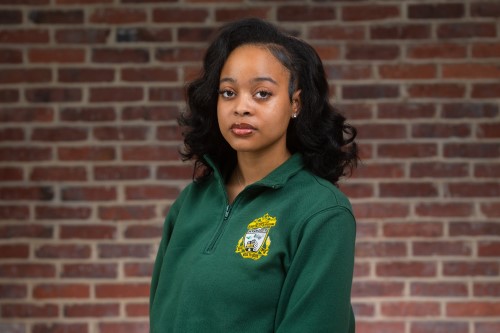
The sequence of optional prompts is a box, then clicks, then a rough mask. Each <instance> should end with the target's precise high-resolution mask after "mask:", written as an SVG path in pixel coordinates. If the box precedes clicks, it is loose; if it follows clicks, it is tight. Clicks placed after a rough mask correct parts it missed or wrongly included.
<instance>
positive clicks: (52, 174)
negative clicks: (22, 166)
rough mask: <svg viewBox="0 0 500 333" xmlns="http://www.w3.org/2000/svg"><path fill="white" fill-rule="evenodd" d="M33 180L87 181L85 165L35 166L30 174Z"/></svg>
mask: <svg viewBox="0 0 500 333" xmlns="http://www.w3.org/2000/svg"><path fill="white" fill-rule="evenodd" d="M30 180H32V181H85V180H87V171H86V169H85V168H84V167H57V166H51V167H34V168H33V169H32V171H31V174H30Z"/></svg>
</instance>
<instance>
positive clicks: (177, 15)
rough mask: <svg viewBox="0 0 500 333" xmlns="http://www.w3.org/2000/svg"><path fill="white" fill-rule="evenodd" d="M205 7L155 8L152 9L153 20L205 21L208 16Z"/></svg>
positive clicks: (165, 21) (159, 21) (177, 21)
mask: <svg viewBox="0 0 500 333" xmlns="http://www.w3.org/2000/svg"><path fill="white" fill-rule="evenodd" d="M208 15H209V13H208V11H207V10H206V9H191V8H166V9H163V8H155V9H154V10H153V22H155V23H179V22H200V23H203V22H206V20H207V18H208Z"/></svg>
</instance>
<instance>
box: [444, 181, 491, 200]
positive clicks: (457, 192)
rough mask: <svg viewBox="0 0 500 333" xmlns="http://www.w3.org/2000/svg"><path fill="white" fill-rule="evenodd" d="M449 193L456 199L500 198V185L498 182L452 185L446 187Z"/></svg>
mask: <svg viewBox="0 0 500 333" xmlns="http://www.w3.org/2000/svg"><path fill="white" fill-rule="evenodd" d="M446 189H447V193H449V196H451V197H454V198H471V197H473V198H476V197H479V198H480V197H494V198H498V197H499V196H500V184H499V183H498V182H488V183H483V182H473V183H472V182H470V183H450V184H447V185H446Z"/></svg>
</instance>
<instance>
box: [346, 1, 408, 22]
mask: <svg viewBox="0 0 500 333" xmlns="http://www.w3.org/2000/svg"><path fill="white" fill-rule="evenodd" d="M397 17H400V10H399V7H398V6H388V5H362V6H344V7H343V8H342V20H343V21H373V20H385V19H390V18H397Z"/></svg>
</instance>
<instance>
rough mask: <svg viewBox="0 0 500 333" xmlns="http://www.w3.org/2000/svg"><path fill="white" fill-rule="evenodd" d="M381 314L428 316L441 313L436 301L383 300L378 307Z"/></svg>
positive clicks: (390, 315) (388, 315) (391, 315)
mask: <svg viewBox="0 0 500 333" xmlns="http://www.w3.org/2000/svg"><path fill="white" fill-rule="evenodd" d="M380 310H381V313H382V315H383V316H387V317H430V316H439V315H441V310H440V304H439V303H437V302H415V301H413V302H411V301H407V302H384V303H382V304H381V307H380Z"/></svg>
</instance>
